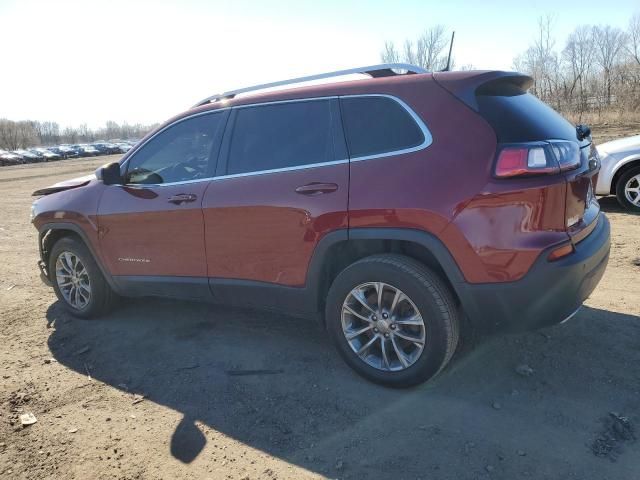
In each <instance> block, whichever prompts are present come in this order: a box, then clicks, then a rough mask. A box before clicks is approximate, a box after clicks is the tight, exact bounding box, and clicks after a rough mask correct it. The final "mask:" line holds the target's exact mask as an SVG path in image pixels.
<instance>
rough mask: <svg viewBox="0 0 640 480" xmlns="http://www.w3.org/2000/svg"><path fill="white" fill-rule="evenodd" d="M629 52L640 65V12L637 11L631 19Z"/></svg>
mask: <svg viewBox="0 0 640 480" xmlns="http://www.w3.org/2000/svg"><path fill="white" fill-rule="evenodd" d="M627 52H628V53H629V55H631V58H633V59H634V60H635V62H636V63H637V64H638V65H640V13H636V14H635V15H634V16H633V17H631V20H630V21H629V34H628V43H627Z"/></svg>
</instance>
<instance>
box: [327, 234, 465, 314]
mask: <svg viewBox="0 0 640 480" xmlns="http://www.w3.org/2000/svg"><path fill="white" fill-rule="evenodd" d="M381 253H395V254H400V255H404V256H407V257H410V258H413V259H414V260H417V261H419V262H420V263H421V264H423V265H425V266H426V267H428V268H430V269H431V270H432V271H434V272H435V273H436V274H437V275H438V276H439V277H440V278H441V279H442V280H443V281H444V282H445V284H446V285H447V287H448V288H449V290H450V291H451V293H452V295H453V296H454V300H455V301H456V304H458V305H459V303H460V299H459V298H458V296H457V294H456V291H455V289H454V288H453V286H452V284H451V279H450V278H449V277H448V275H447V274H446V272H445V271H444V269H443V267H442V264H441V263H440V261H438V259H437V258H436V256H435V255H434V254H433V252H432V251H431V250H429V249H428V248H427V247H425V246H424V245H421V244H420V243H417V242H412V241H409V240H373V239H372V240H369V239H366V240H361V239H358V240H344V241H341V242H338V243H335V244H334V245H332V246H331V247H329V249H328V251H327V253H326V255H325V256H324V258H325V259H326V261H325V262H324V264H323V266H322V269H321V272H320V278H319V279H318V283H317V285H318V289H319V291H318V295H317V300H318V305H317V308H318V311H320V312H322V311H324V308H325V300H326V297H327V292H328V291H329V288H330V287H331V284H332V283H333V281H334V279H335V278H336V277H337V276H338V274H339V273H340V272H341V271H342V270H344V269H345V268H347V267H348V266H349V265H351V264H352V263H354V262H356V261H358V260H360V259H362V258H365V257H369V256H371V255H376V254H381Z"/></svg>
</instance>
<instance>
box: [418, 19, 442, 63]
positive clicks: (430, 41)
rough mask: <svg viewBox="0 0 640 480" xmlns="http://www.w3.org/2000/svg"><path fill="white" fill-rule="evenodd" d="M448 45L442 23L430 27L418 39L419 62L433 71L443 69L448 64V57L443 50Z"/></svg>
mask: <svg viewBox="0 0 640 480" xmlns="http://www.w3.org/2000/svg"><path fill="white" fill-rule="evenodd" d="M446 46H447V37H446V35H445V30H444V27H443V26H442V25H436V26H435V27H432V28H428V29H427V30H425V31H424V33H423V34H422V35H421V36H420V37H419V38H418V41H417V49H416V50H417V53H416V60H417V64H418V65H419V66H421V67H423V68H424V69H426V70H429V71H431V72H433V71H435V70H442V69H443V68H444V67H445V66H446V58H443V57H442V52H443V50H444V49H445V48H446Z"/></svg>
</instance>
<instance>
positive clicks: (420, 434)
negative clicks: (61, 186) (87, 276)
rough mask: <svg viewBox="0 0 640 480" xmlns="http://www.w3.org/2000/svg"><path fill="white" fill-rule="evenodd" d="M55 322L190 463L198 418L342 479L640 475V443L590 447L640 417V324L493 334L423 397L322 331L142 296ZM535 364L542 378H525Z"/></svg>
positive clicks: (57, 353)
mask: <svg viewBox="0 0 640 480" xmlns="http://www.w3.org/2000/svg"><path fill="white" fill-rule="evenodd" d="M46 317H47V321H48V322H49V323H50V324H52V325H53V327H54V329H53V331H52V334H51V335H50V337H49V348H50V349H51V352H52V353H53V355H54V357H55V358H56V360H57V361H58V362H59V363H60V364H62V365H65V366H66V367H68V368H70V369H72V370H75V371H77V372H79V373H82V374H85V372H86V369H87V368H90V371H91V374H92V376H93V377H94V378H96V379H98V380H100V381H102V382H104V383H106V384H108V385H111V386H113V387H114V388H118V389H124V388H126V389H127V391H129V392H132V393H140V394H144V395H145V396H146V397H147V399H148V400H147V401H151V402H157V403H158V404H161V405H164V406H167V407H169V408H172V409H174V410H176V411H178V412H180V413H181V414H182V415H183V420H182V421H181V423H180V425H179V426H178V427H177V428H176V430H175V432H174V433H173V435H172V438H171V443H170V445H171V446H170V454H171V455H173V456H174V457H175V458H177V459H179V460H181V461H182V462H184V463H186V464H188V463H190V462H191V461H193V460H194V459H195V458H196V457H197V456H198V455H199V454H200V453H201V452H202V451H203V450H204V449H206V448H207V445H206V444H207V439H206V437H205V435H204V434H203V433H202V432H201V430H200V429H199V428H198V427H197V426H196V424H195V423H194V422H196V421H198V422H202V423H205V424H207V425H209V426H210V427H212V428H214V429H215V430H217V431H219V432H222V433H224V434H225V435H228V436H230V437H232V438H234V439H236V440H238V441H240V442H242V443H244V444H246V445H248V446H251V447H253V448H256V449H259V450H262V451H265V452H267V453H269V454H271V455H274V456H276V457H278V458H281V459H283V460H285V461H287V462H290V463H293V464H296V465H299V466H301V467H303V468H306V469H308V470H310V471H314V472H318V473H321V474H323V475H327V476H331V477H340V478H456V479H462V478H477V477H483V476H488V475H489V474H490V473H491V472H493V473H491V475H493V476H494V478H495V477H499V478H520V477H522V476H532V477H534V478H547V477H548V478H567V477H572V476H575V478H594V477H598V478H600V477H602V476H603V474H605V473H606V475H605V476H609V477H610V478H614V477H615V476H617V478H631V477H633V475H635V474H636V473H637V472H638V471H640V454H639V453H640V451H639V448H638V445H637V444H631V445H629V446H626V447H625V448H626V450H627V451H626V452H625V451H622V453H621V454H619V455H618V456H617V461H616V462H615V463H613V462H611V461H609V460H608V459H606V458H605V459H603V458H598V457H595V456H594V455H593V454H592V452H591V449H590V446H589V445H590V443H591V442H593V440H594V439H595V437H596V435H597V433H598V429H599V428H601V421H602V418H603V417H606V416H607V414H608V412H610V411H616V412H621V413H627V414H629V415H631V416H632V418H633V419H635V417H633V416H634V415H636V414H637V412H639V411H640V410H639V408H640V397H639V396H638V392H639V391H640V376H639V375H638V372H637V368H638V367H637V365H639V364H640V349H639V348H638V344H637V340H636V339H638V338H640V318H639V317H636V316H632V315H625V314H619V313H613V312H609V311H605V310H598V309H592V308H587V307H585V308H584V309H583V310H582V311H581V312H580V313H579V314H578V315H577V316H576V317H575V318H574V320H572V321H571V322H569V323H567V324H564V325H560V326H557V327H554V328H550V329H546V330H544V331H542V332H535V333H529V334H522V335H511V336H502V337H492V338H489V339H484V340H481V341H479V342H477V345H475V348H474V349H473V350H471V351H470V350H469V349H468V348H465V349H464V354H463V355H462V356H461V357H460V358H458V360H457V361H454V363H453V365H452V366H451V367H450V368H449V369H447V370H446V371H445V372H444V373H443V374H441V375H440V376H439V377H438V378H437V379H435V380H434V381H433V382H431V383H429V384H428V385H422V386H419V387H416V388H413V389H408V390H392V389H387V388H383V387H380V386H377V385H374V384H371V383H368V382H366V381H364V380H362V379H361V378H359V377H358V376H357V375H355V374H354V373H353V372H352V371H351V370H350V369H349V368H348V367H346V366H345V365H344V364H343V363H342V361H341V360H340V359H339V357H338V355H337V353H336V352H335V350H334V349H333V347H332V346H331V344H330V343H329V340H328V338H327V337H326V335H325V334H324V332H323V330H322V328H321V327H320V326H319V325H317V324H315V323H314V322H313V321H307V320H301V319H295V318H289V317H285V316H280V315H276V314H272V313H264V312H248V311H241V310H230V309H226V308H223V307H218V306H211V305H206V304H194V303H186V302H178V301H169V300H159V299H145V300H134V301H127V302H125V303H124V305H122V306H121V307H120V308H118V309H117V310H115V311H114V312H113V313H111V314H110V315H108V316H107V317H105V318H102V319H99V320H90V321H83V320H78V319H74V318H72V317H69V316H68V315H67V314H66V313H64V311H63V309H62V308H61V306H60V305H59V303H56V304H53V305H52V306H51V307H50V308H49V309H48V311H47V314H46ZM86 347H89V349H88V350H87V349H86ZM521 364H526V365H529V366H530V367H531V368H532V369H533V374H532V375H531V376H522V375H520V374H518V373H517V372H516V367H517V366H518V365H521ZM125 386H126V387H125ZM639 443H640V442H639ZM167 453H168V454H169V452H167Z"/></svg>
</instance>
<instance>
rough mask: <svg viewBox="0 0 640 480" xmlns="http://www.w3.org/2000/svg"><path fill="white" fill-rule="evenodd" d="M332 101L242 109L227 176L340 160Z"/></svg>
mask: <svg viewBox="0 0 640 480" xmlns="http://www.w3.org/2000/svg"><path fill="white" fill-rule="evenodd" d="M331 117H332V109H331V103H330V101H329V100H312V101H303V102H290V103H279V104H272V105H258V106H255V107H246V108H238V110H237V114H236V120H235V126H234V129H233V136H232V139H231V147H230V150H229V160H228V164H227V174H229V175H232V174H237V173H246V172H257V171H260V170H272V169H277V168H287V167H298V166H304V165H310V164H314V163H323V162H329V161H333V160H336V157H335V153H334V152H335V149H334V141H333V139H334V135H333V133H332V128H331V124H332V118H331Z"/></svg>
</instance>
